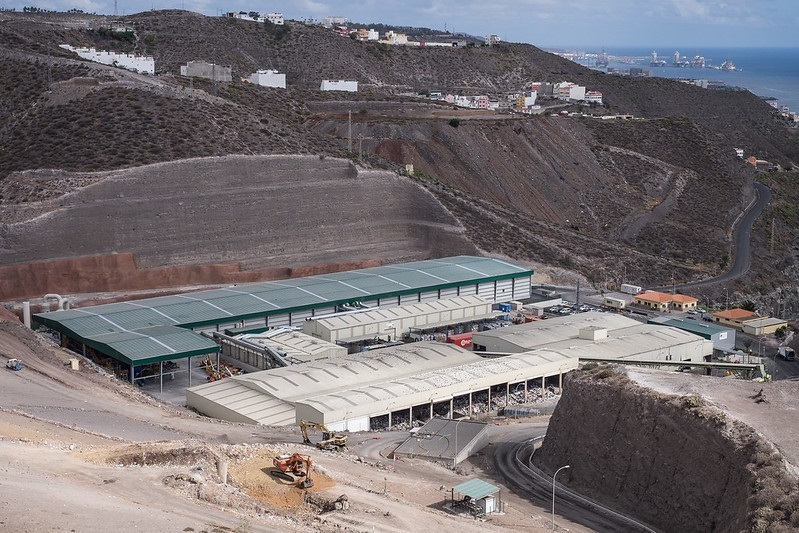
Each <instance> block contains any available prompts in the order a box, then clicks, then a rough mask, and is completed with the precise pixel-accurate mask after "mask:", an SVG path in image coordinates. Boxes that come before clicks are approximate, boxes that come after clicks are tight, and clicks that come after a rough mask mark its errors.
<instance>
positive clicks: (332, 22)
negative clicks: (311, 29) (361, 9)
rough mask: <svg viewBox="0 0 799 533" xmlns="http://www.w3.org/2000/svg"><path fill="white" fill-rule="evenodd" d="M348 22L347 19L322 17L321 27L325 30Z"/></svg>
mask: <svg viewBox="0 0 799 533" xmlns="http://www.w3.org/2000/svg"><path fill="white" fill-rule="evenodd" d="M348 22H349V19H348V18H347V17H324V18H323V19H322V26H324V27H325V28H332V27H333V26H344V25H346V24H347V23H348Z"/></svg>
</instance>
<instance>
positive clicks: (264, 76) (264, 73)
mask: <svg viewBox="0 0 799 533" xmlns="http://www.w3.org/2000/svg"><path fill="white" fill-rule="evenodd" d="M250 81H251V82H252V83H254V84H255V85H260V86H262V87H276V88H278V89H285V88H286V75H285V74H279V73H278V71H276V70H269V69H267V70H259V71H257V72H255V73H253V74H251V75H250Z"/></svg>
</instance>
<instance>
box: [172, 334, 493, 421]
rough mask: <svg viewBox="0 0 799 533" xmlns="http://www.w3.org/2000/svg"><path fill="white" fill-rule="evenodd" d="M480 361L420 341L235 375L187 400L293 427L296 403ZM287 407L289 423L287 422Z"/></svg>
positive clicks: (205, 386)
mask: <svg viewBox="0 0 799 533" xmlns="http://www.w3.org/2000/svg"><path fill="white" fill-rule="evenodd" d="M480 359H481V358H480V357H479V356H478V355H476V354H474V353H472V352H469V351H467V350H464V349H462V348H459V347H457V346H455V345H453V344H442V343H436V342H417V343H413V344H406V345H402V346H394V347H390V348H383V349H381V350H374V351H370V352H363V353H359V354H352V355H348V356H345V357H341V358H336V359H323V360H320V361H313V362H309V363H306V364H304V365H292V366H289V367H284V368H276V369H273V370H263V371H260V372H252V373H250V374H244V375H242V376H233V377H230V378H225V379H223V380H221V381H215V382H213V383H206V384H203V385H199V386H197V387H192V388H191V389H188V390H187V399H188V400H189V405H190V406H194V405H193V403H196V400H195V399H194V398H193V395H196V396H199V397H201V398H202V399H204V400H209V401H213V402H215V403H218V404H220V405H221V406H223V407H225V408H228V409H233V410H235V411H237V412H241V414H242V415H244V416H247V417H248V418H252V419H253V420H255V421H257V422H260V423H262V424H266V425H285V424H293V423H294V408H293V404H294V403H295V402H296V401H298V400H304V399H306V398H308V397H309V396H317V395H320V394H336V393H341V392H342V391H346V390H349V389H355V388H357V387H359V386H362V385H366V384H376V385H377V384H379V383H383V382H387V381H390V380H392V379H395V378H401V377H407V376H412V375H414V374H418V373H420V372H422V373H424V372H428V371H431V370H435V369H439V368H448V367H451V366H456V365H458V364H462V363H466V362H473V361H477V360H480ZM261 402H264V405H260V403H261ZM287 406H288V408H290V409H291V415H290V416H291V420H290V421H287V420H286V412H285V411H286V408H287ZM273 412H274V413H276V414H273Z"/></svg>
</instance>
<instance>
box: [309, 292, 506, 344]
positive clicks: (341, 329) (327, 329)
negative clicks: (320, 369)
mask: <svg viewBox="0 0 799 533" xmlns="http://www.w3.org/2000/svg"><path fill="white" fill-rule="evenodd" d="M435 296H436V295H435V294H434V293H429V295H428V298H431V299H430V300H428V301H425V302H421V303H418V304H411V305H402V306H398V307H391V308H388V309H376V310H374V311H363V312H355V313H343V314H336V315H334V316H329V317H324V316H323V317H319V318H316V317H311V318H309V319H308V320H306V321H305V322H304V323H303V325H302V330H303V332H304V333H306V334H308V335H311V336H313V337H317V338H319V339H323V340H326V341H329V342H348V343H349V342H354V341H359V340H363V339H370V338H379V337H383V338H385V339H387V340H388V341H391V340H392V338H393V339H394V340H398V339H402V338H404V337H407V336H409V335H410V334H411V333H412V332H414V331H424V330H429V329H435V328H441V327H446V326H449V325H461V324H467V323H468V324H471V323H477V322H481V321H485V320H493V319H495V318H496V317H497V316H499V315H502V314H503V312H502V311H496V310H492V304H491V302H490V301H486V300H484V299H482V298H481V297H479V296H477V295H474V294H470V295H467V296H459V297H455V298H442V299H432V298H435ZM470 331H471V330H470ZM459 333H460V332H459Z"/></svg>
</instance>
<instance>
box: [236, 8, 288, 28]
mask: <svg viewBox="0 0 799 533" xmlns="http://www.w3.org/2000/svg"><path fill="white" fill-rule="evenodd" d="M227 17H228V18H234V19H239V20H249V21H251V22H261V23H264V22H266V21H269V22H271V23H272V24H277V25H278V26H282V25H283V24H285V23H286V20H285V18H284V17H283V13H267V14H266V15H261V14H260V13H258V12H257V11H250V12H249V13H247V12H245V11H239V12H238V13H227Z"/></svg>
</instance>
